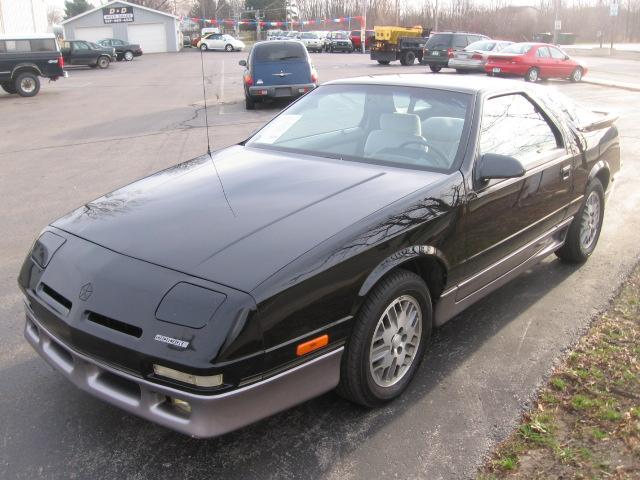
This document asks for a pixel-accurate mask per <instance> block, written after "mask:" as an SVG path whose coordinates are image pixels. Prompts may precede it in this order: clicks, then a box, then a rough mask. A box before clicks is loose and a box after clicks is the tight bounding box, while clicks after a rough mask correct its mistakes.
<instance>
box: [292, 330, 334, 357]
mask: <svg viewBox="0 0 640 480" xmlns="http://www.w3.org/2000/svg"><path fill="white" fill-rule="evenodd" d="M328 344H329V335H322V336H321V337H318V338H314V339H313V340H309V341H308V342H304V343H301V344H300V345H298V347H297V348H296V355H297V356H299V357H301V356H302V355H306V354H307V353H311V352H313V351H314V350H317V349H319V348H322V347H326V346H327V345H328Z"/></svg>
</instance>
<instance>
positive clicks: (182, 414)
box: [157, 397, 191, 420]
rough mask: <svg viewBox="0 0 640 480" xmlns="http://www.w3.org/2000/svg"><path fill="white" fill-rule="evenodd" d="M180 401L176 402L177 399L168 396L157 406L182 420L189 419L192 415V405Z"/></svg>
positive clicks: (165, 412) (167, 413)
mask: <svg viewBox="0 0 640 480" xmlns="http://www.w3.org/2000/svg"><path fill="white" fill-rule="evenodd" d="M178 402H179V401H178ZM178 402H176V399H172V398H171V397H166V399H165V401H164V402H162V403H161V404H160V405H158V407H157V408H158V409H159V410H160V411H162V412H163V413H164V414H166V415H171V416H172V417H177V418H178V419H180V420H188V419H189V417H191V405H190V404H188V403H187V404H186V405H185V404H183V403H178Z"/></svg>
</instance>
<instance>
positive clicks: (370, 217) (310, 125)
mask: <svg viewBox="0 0 640 480" xmlns="http://www.w3.org/2000/svg"><path fill="white" fill-rule="evenodd" d="M264 43H269V44H274V43H281V44H285V45H287V46H290V47H293V46H295V45H298V46H299V48H300V49H301V50H304V47H303V46H302V45H301V44H299V43H298V42H295V41H288V42H264ZM260 46H261V45H260V44H256V47H255V49H254V51H255V50H257V51H259V50H260V48H259V47H260ZM305 53H306V52H305ZM540 89H541V87H537V88H536V87H535V86H533V85H528V84H525V83H524V82H512V81H509V80H496V79H489V78H487V77H480V78H477V79H474V81H473V82H469V81H468V79H467V78H461V77H456V76H453V77H451V76H447V78H442V77H436V76H427V75H409V76H398V75H393V76H377V77H363V78H355V79H347V80H339V81H334V82H329V83H327V84H324V85H322V86H320V87H319V88H318V89H316V90H314V91H313V92H311V93H310V94H309V95H306V96H304V97H303V98H302V99H300V100H299V101H298V102H295V103H294V104H293V105H292V106H290V107H289V108H288V109H286V110H284V111H283V112H282V113H280V114H279V115H277V116H276V117H275V118H274V119H273V120H271V121H270V122H269V123H267V124H266V125H265V126H264V127H263V128H262V129H260V130H258V131H257V132H256V133H255V134H253V135H252V136H251V137H250V138H248V139H247V140H245V141H243V142H241V143H240V144H238V145H235V146H232V147H229V148H226V149H223V150H220V151H218V152H214V153H212V154H206V155H203V156H201V157H199V158H195V159H193V160H190V161H188V162H186V163H183V164H180V165H176V166H173V167H171V168H168V169H166V170H163V171H161V172H158V173H156V174H154V175H152V176H150V177H148V178H146V179H142V180H139V181H137V182H134V183H132V184H130V185H128V186H126V187H123V188H121V189H119V190H116V191H115V192H112V193H109V194H107V195H105V196H104V197H102V198H99V199H97V200H94V201H92V202H89V203H87V204H85V205H84V206H82V207H80V208H79V209H77V210H75V211H73V212H71V213H69V214H67V215H65V216H64V217H62V218H60V219H59V220H56V221H55V222H53V223H52V224H51V225H50V226H48V227H47V228H46V229H45V230H44V231H43V233H42V234H41V235H40V237H39V238H38V240H37V241H36V242H35V244H34V246H33V248H32V249H31V250H30V251H29V253H28V255H27V257H26V259H25V261H24V264H23V266H22V269H21V271H20V274H19V279H18V283H19V286H20V289H21V290H22V293H23V294H24V300H25V305H24V308H25V313H26V324H25V336H26V339H27V341H28V342H29V343H30V344H31V345H32V346H33V348H34V349H35V350H36V351H37V352H38V353H39V354H40V355H41V356H42V357H43V358H44V359H46V361H47V362H49V363H50V364H51V365H52V366H53V367H54V368H55V369H56V370H58V371H59V372H60V373H61V374H62V375H63V376H65V377H67V378H68V379H69V380H70V381H71V382H73V383H74V384H75V385H77V386H78V387H79V388H82V389H84V390H86V391H87V392H89V393H91V394H93V395H95V396H97V397H99V398H101V399H102V400H105V401H107V402H110V403H112V404H114V405H116V406H118V407H120V408H122V409H123V410H126V411H128V412H131V413H134V414H136V415H139V416H141V417H144V418H146V419H148V420H152V421H154V422H157V423H159V424H161V425H164V426H166V427H169V428H173V429H175V430H178V431H180V432H183V433H185V434H188V435H192V436H196V437H209V436H215V435H220V434H223V433H225V432H228V431H231V430H234V429H236V428H239V427H242V426H243V425H247V424H249V423H251V422H254V421H256V420H259V419H261V418H264V417H266V416H268V415H271V414H274V413H276V412H278V411H281V410H284V409H286V408H289V407H291V406H293V405H295V404H298V403H300V402H303V401H305V400H308V399H309V398H312V397H314V396H317V395H320V394H322V393H323V392H326V391H329V390H332V389H334V388H336V387H337V389H338V392H339V393H340V394H341V395H343V396H344V397H346V398H348V399H350V400H352V401H354V402H356V403H358V404H361V405H365V406H367V407H376V406H380V405H383V404H385V403H387V402H389V401H391V400H393V399H394V398H397V397H398V396H399V395H401V394H402V392H403V391H404V390H405V389H406V388H407V386H408V385H409V383H410V382H411V380H412V378H413V377H414V375H415V373H416V371H417V369H418V366H419V365H420V362H421V360H422V358H423V356H424V354H425V352H427V351H428V350H429V349H430V348H431V346H430V341H431V336H432V333H433V330H434V328H436V327H438V326H440V325H442V324H443V323H445V322H446V321H448V320H450V319H451V318H453V317H454V316H455V315H456V314H458V313H459V312H461V311H462V310H464V309H465V308H467V307H468V306H470V305H471V304H473V303H474V302H476V301H477V300H478V299H480V298H482V297H484V296H485V295H487V294H488V293H490V292H492V291H494V290H496V289H498V288H499V287H501V286H502V285H504V284H505V283H506V282H508V281H509V280H511V279H513V278H514V277H515V276H516V275H518V274H519V273H521V272H523V271H526V270H528V269H530V268H531V267H532V266H533V265H534V264H535V263H536V262H538V261H540V260H541V259H543V258H545V257H546V256H547V255H549V254H551V253H553V252H555V253H556V255H558V256H559V257H560V258H561V259H562V260H563V261H567V262H572V263H581V262H584V261H586V260H587V259H588V258H589V256H590V255H591V254H592V252H593V251H594V249H595V248H596V244H597V243H598V237H599V234H600V230H601V227H602V221H603V214H604V208H605V198H606V194H607V193H608V192H610V191H611V186H612V184H613V183H614V180H615V175H616V173H617V172H618V169H619V166H620V145H619V138H618V131H617V129H616V127H615V126H614V125H613V121H614V118H613V117H607V116H603V115H598V114H586V115H584V116H583V115H582V114H578V115H576V114H575V112H576V111H577V110H576V109H575V108H568V107H567V106H566V104H563V102H558V101H556V98H555V97H554V96H553V92H547V91H546V89H545V91H541V90H540ZM425 106H426V107H425ZM123 232H126V235H123ZM565 271H566V270H565ZM523 290H524V291H523V294H526V295H530V292H528V291H527V290H526V287H525V288H524V289H523ZM580 294H581V293H580V292H576V296H579V295H580ZM545 322H553V318H540V319H538V323H539V324H540V325H536V326H537V327H539V328H544V323H545ZM532 328H533V327H532ZM487 334H488V335H495V334H496V333H495V332H488V333H487ZM425 368H429V365H426V366H425ZM436 377H437V375H436V376H434V378H436ZM418 390H419V389H418ZM114 418H115V419H116V421H118V417H117V416H110V419H111V420H109V421H113V419H114ZM100 421H101V420H100V419H96V420H95V422H94V424H93V425H92V427H96V428H99V425H96V424H97V423H99V422H100ZM102 421H105V420H102ZM122 422H123V423H126V422H127V420H126V419H124V418H123V419H122ZM40 428H41V429H46V425H45V426H41V427H40ZM50 433H52V432H43V435H44V434H50Z"/></svg>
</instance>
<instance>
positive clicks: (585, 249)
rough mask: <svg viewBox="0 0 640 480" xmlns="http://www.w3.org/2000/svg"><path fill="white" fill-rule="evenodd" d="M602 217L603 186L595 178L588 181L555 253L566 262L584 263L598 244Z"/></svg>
mask: <svg viewBox="0 0 640 480" xmlns="http://www.w3.org/2000/svg"><path fill="white" fill-rule="evenodd" d="M603 217H604V188H603V187H602V183H600V180H598V179H597V178H594V179H593V180H591V182H589V185H588V186H587V191H586V193H585V196H584V202H583V203H582V206H581V207H580V210H578V213H576V216H575V217H574V218H573V221H572V222H571V225H570V226H569V231H568V232H567V237H566V239H565V241H564V245H562V247H560V248H559V249H558V250H556V255H557V256H558V258H560V259H561V260H562V261H564V262H567V263H584V262H586V261H587V259H588V258H589V257H590V256H591V254H592V253H593V251H594V250H595V248H596V245H597V244H598V239H599V238H600V231H601V230H602V220H603Z"/></svg>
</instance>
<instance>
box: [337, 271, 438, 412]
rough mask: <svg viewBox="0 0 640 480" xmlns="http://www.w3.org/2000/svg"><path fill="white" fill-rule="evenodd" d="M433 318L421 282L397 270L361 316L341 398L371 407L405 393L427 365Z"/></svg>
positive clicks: (346, 355) (344, 363) (349, 348)
mask: <svg viewBox="0 0 640 480" xmlns="http://www.w3.org/2000/svg"><path fill="white" fill-rule="evenodd" d="M432 318H433V309H432V303H431V297H430V295H429V289H428V288H427V285H426V284H425V283H424V281H423V280H422V278H420V277H419V276H418V275H416V274H415V273H412V272H409V271H407V270H396V271H395V272H392V273H391V274H389V275H388V276H387V277H385V278H384V279H382V280H381V281H380V282H379V283H378V284H377V285H376V286H375V287H374V289H373V290H372V291H371V292H370V293H369V295H368V296H367V299H366V300H365V302H364V304H363V305H362V307H361V308H360V311H359V312H358V315H357V316H356V320H355V323H354V326H353V330H352V332H351V336H350V338H349V341H348V343H347V345H346V347H345V352H344V355H343V357H342V363H341V370H340V384H339V385H338V390H337V391H338V393H339V394H340V395H342V396H343V397H345V398H347V399H348V400H351V401H352V402H355V403H358V404H360V405H364V406H366V407H376V406H380V405H383V404H384V403H386V402H389V401H391V400H393V399H394V398H396V397H398V396H399V395H400V394H402V392H403V391H404V390H405V389H406V388H407V386H408V385H409V383H410V382H411V379H412V378H413V376H414V375H415V372H416V371H417V369H418V367H419V365H420V362H421V360H422V357H423V354H424V350H425V348H426V344H427V342H428V341H429V338H430V336H431V330H432V323H433V322H432Z"/></svg>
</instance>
